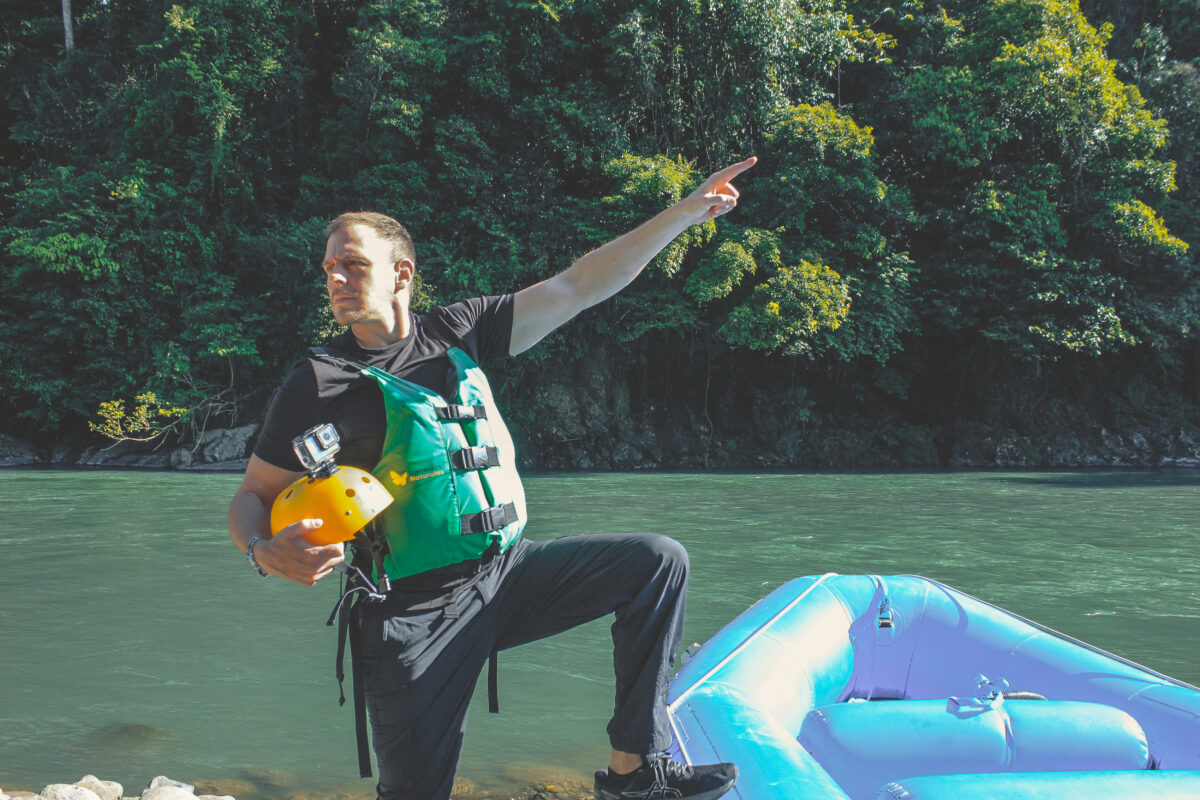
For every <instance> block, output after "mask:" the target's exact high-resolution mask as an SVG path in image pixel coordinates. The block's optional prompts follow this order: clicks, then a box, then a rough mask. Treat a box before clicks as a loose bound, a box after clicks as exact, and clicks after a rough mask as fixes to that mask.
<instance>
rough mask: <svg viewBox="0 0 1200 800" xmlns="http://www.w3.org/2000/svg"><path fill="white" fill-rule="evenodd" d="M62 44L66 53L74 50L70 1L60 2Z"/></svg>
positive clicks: (73, 27) (63, 0) (73, 26)
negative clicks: (61, 10) (61, 11)
mask: <svg viewBox="0 0 1200 800" xmlns="http://www.w3.org/2000/svg"><path fill="white" fill-rule="evenodd" d="M62 9H63V42H64V44H65V46H66V49H67V52H68V53H69V52H71V51H72V50H74V49H75V25H74V23H72V22H71V0H62Z"/></svg>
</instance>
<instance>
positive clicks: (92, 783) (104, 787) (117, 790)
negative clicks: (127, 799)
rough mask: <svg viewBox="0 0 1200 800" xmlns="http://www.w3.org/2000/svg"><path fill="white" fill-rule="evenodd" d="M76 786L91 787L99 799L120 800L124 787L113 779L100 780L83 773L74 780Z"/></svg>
mask: <svg viewBox="0 0 1200 800" xmlns="http://www.w3.org/2000/svg"><path fill="white" fill-rule="evenodd" d="M75 785H76V786H81V787H83V788H84V789H91V790H92V791H93V792H95V793H96V796H97V797H99V798H100V800H121V795H123V794H125V787H124V786H122V785H121V784H119V783H117V782H115V781H102V780H100V779H99V778H97V777H96V776H95V775H84V776H83V777H82V778H80V779H79V780H77V781H75Z"/></svg>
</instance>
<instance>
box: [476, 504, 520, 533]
mask: <svg viewBox="0 0 1200 800" xmlns="http://www.w3.org/2000/svg"><path fill="white" fill-rule="evenodd" d="M517 519H518V517H517V507H516V505H515V504H514V503H505V504H504V505H502V506H492V507H491V508H485V509H484V510H483V511H480V512H477V513H475V514H463V515H462V533H463V535H464V536H466V535H467V534H469V533H491V532H492V531H498V530H500V529H501V528H503V527H504V526H506V525H511V524H513V523H514V522H516V521H517Z"/></svg>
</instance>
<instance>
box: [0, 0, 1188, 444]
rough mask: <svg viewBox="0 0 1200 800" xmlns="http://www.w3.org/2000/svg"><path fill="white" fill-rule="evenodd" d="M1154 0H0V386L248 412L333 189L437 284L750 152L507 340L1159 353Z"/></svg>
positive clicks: (1179, 201) (1166, 337) (49, 401)
mask: <svg viewBox="0 0 1200 800" xmlns="http://www.w3.org/2000/svg"><path fill="white" fill-rule="evenodd" d="M1189 2H1190V3H1192V6H1194V0H1161V2H1158V4H1157V5H1154V6H1153V8H1152V9H1151V12H1152V13H1151V12H1147V13H1145V14H1142V15H1141V16H1140V17H1138V19H1137V20H1136V22H1137V23H1138V31H1139V33H1138V36H1140V38H1137V37H1134V36H1125V35H1124V34H1125V31H1124V30H1123V29H1122V28H1121V27H1120V25H1124V24H1126V23H1127V22H1129V21H1130V20H1132V19H1133V16H1131V12H1128V10H1127V9H1126V6H1124V5H1113V4H1107V5H1106V4H1105V3H1103V2H1097V3H1096V4H1095V5H1094V6H1091V7H1089V8H1090V9H1094V11H1092V10H1089V14H1093V16H1094V17H1095V18H1092V19H1090V20H1089V19H1088V18H1085V16H1084V14H1083V13H1081V11H1080V8H1079V6H1078V4H1077V3H1076V2H1075V0H985V1H984V2H970V3H968V2H965V0H950V1H949V2H946V3H943V4H941V5H936V6H934V5H927V4H923V3H920V2H916V0H906V2H901V3H892V4H889V5H885V4H883V3H880V2H878V0H536V1H534V2H530V0H481V1H480V2H475V3H464V2H458V1H457V0H455V1H451V0H376V1H375V2H360V1H359V0H318V1H317V2H315V3H311V4H293V3H287V2H283V0H240V1H239V2H236V3H235V2H232V0H190V2H189V1H188V0H183V1H182V2H174V1H173V0H150V1H149V2H147V1H146V0H139V1H138V2H134V1H133V0H106V1H105V0H91V2H87V1H86V0H76V2H75V3H74V4H73V14H74V21H75V46H74V48H73V49H72V50H71V51H70V52H65V51H64V47H63V41H62V32H63V29H62V27H61V25H62V19H61V18H60V15H59V13H58V12H59V11H60V9H59V8H57V7H55V6H49V5H48V6H45V7H40V8H32V7H30V6H29V5H28V4H25V3H20V2H17V0H0V11H3V15H2V16H0V19H2V22H0V91H2V92H3V100H4V101H5V104H6V106H7V108H8V109H9V110H10V113H11V122H10V124H9V126H8V127H7V129H6V132H5V133H4V134H2V135H0V154H2V160H0V209H2V210H3V215H2V222H0V258H2V259H3V260H4V263H5V268H6V274H8V275H9V276H10V278H11V280H10V285H11V286H12V287H14V291H12V292H10V293H9V294H8V295H7V296H6V298H5V299H4V301H3V302H2V303H0V381H2V383H3V385H4V386H5V387H6V389H7V391H6V392H5V396H4V400H3V402H4V407H5V412H4V414H3V415H0V416H2V418H3V419H5V420H8V421H9V422H8V423H7V424H8V427H10V428H11V429H13V430H33V431H37V432H41V433H50V432H55V431H63V430H67V431H75V430H78V431H82V430H86V428H87V424H88V421H89V420H92V425H93V428H95V427H96V426H97V425H100V426H101V427H103V426H104V425H105V424H108V422H106V420H110V419H112V418H114V415H116V416H118V417H119V416H121V414H125V416H126V417H129V414H130V413H133V412H125V411H124V409H125V408H126V407H129V408H133V409H135V411H137V409H142V411H141V412H138V413H141V415H142V417H143V418H145V419H144V420H142V421H148V420H150V419H151V418H154V419H160V417H161V415H160V414H159V410H163V409H166V410H171V411H174V412H175V413H176V415H177V416H178V415H179V414H182V415H184V416H189V415H190V417H191V418H194V419H204V418H206V417H214V416H215V418H217V419H220V420H221V421H225V422H229V421H234V420H236V419H240V418H253V417H254V416H255V415H257V414H259V413H260V412H261V409H262V407H263V405H264V403H265V400H266V398H267V397H268V395H269V391H270V388H271V387H272V386H273V385H274V383H275V382H276V381H277V379H278V377H279V375H280V374H281V372H282V371H283V370H284V369H285V367H286V365H287V364H288V363H289V362H290V361H291V359H293V358H294V357H295V356H296V354H297V353H298V352H300V350H301V349H302V348H303V346H304V345H305V344H306V343H308V342H310V341H312V340H314V339H315V338H318V337H319V336H320V335H322V334H323V333H324V332H327V331H328V330H329V329H330V324H331V321H330V319H329V317H328V313H327V312H326V311H325V310H324V303H323V293H322V287H321V285H320V280H319V276H318V274H317V272H316V271H314V269H313V265H314V263H315V262H316V259H317V258H318V257H319V252H320V247H321V242H320V230H321V227H322V225H323V223H324V221H325V220H327V219H329V218H331V217H332V216H334V215H336V214H337V213H340V212H342V211H345V210H352V209H360V208H367V209H374V210H380V211H384V212H386V213H390V214H392V215H394V216H396V217H398V218H400V219H401V220H402V221H404V222H405V224H406V225H407V226H408V227H409V228H410V230H411V231H412V232H413V233H414V235H415V237H416V240H417V254H418V267H419V280H420V285H419V296H420V300H421V302H422V303H425V304H429V303H435V302H446V301H452V300H455V299H458V298H460V297H462V296H464V295H467V294H478V293H495V292H504V291H512V290H516V289H519V288H521V287H523V286H526V285H528V284H530V283H532V282H535V281H537V280H541V279H543V278H545V277H547V276H549V275H550V274H553V273H554V272H556V271H558V270H560V269H562V268H564V267H565V266H567V265H568V264H569V263H570V262H571V261H572V260H573V259H574V258H576V257H578V256H579V255H581V254H582V253H584V252H586V251H587V250H588V249H590V248H593V247H595V246H597V245H599V244H600V243H602V242H604V241H606V240H608V239H610V238H611V237H613V236H615V235H618V234H619V233H621V232H624V231H625V230H628V229H630V228H632V227H633V226H635V225H637V224H638V223H640V222H641V221H642V220H643V219H645V218H646V217H647V216H649V215H650V214H653V213H655V212H656V211H658V210H659V209H661V208H662V207H664V206H665V205H667V204H669V203H670V202H672V201H674V200H676V199H678V198H679V197H681V196H682V195H683V194H684V193H686V192H688V191H690V190H691V188H693V187H694V186H695V185H696V184H697V183H698V182H699V181H700V180H701V179H702V178H703V176H704V175H705V174H707V173H708V172H709V171H711V170H713V169H715V168H717V167H720V166H723V165H724V164H725V163H728V162H729V161H730V160H732V159H734V158H738V157H743V156H746V155H750V154H757V155H759V156H760V159H761V160H760V164H759V165H758V166H757V167H756V168H755V169H754V170H753V171H752V172H750V173H748V174H747V175H746V176H745V178H744V179H743V184H744V186H743V203H742V207H741V208H740V209H739V210H738V212H737V213H736V214H734V215H732V216H730V217H726V218H722V219H721V220H719V221H717V222H710V223H707V224H705V225H702V226H697V227H695V228H693V229H691V230H690V231H688V232H686V233H685V234H684V235H683V236H681V237H680V238H679V239H677V240H676V241H675V242H674V243H672V244H671V245H670V246H668V248H667V249H666V250H665V251H664V252H663V253H662V254H661V255H660V256H659V257H658V258H657V259H655V261H654V262H653V264H652V265H651V267H650V269H649V270H648V272H647V275H646V276H645V277H643V278H642V279H640V280H639V281H638V282H637V283H636V284H635V285H634V286H632V287H630V289H628V290H627V291H626V292H624V293H622V294H621V295H620V296H618V297H617V298H615V299H614V300H613V301H612V302H611V303H609V304H607V305H605V306H604V307H602V308H601V309H599V310H597V311H595V312H591V313H589V314H588V315H586V316H585V317H584V318H582V319H581V320H580V321H579V322H577V323H575V324H573V325H572V326H571V327H569V328H568V329H566V330H564V331H562V332H560V333H559V334H557V335H556V336H554V337H552V338H551V339H550V340H549V341H548V343H547V344H546V345H544V346H543V347H542V348H540V349H539V351H538V353H537V354H536V355H535V356H534V359H535V360H537V359H540V360H542V361H544V362H547V363H550V362H553V363H556V364H558V365H570V364H577V363H581V362H582V361H584V360H585V359H587V358H589V357H591V355H592V354H594V352H595V348H596V346H597V345H598V344H604V345H607V343H609V342H617V343H619V345H618V346H619V353H620V354H621V355H620V356H619V357H618V361H623V363H625V364H629V365H633V364H646V363H651V362H653V363H661V364H663V370H664V371H670V369H671V367H670V366H669V361H670V359H671V356H670V355H668V354H667V353H668V352H669V350H670V348H672V347H678V346H681V345H682V344H685V343H686V345H687V346H688V347H700V346H702V347H703V349H704V352H705V353H706V354H707V355H706V363H707V364H708V365H709V366H707V367H706V369H713V368H717V367H714V366H712V365H713V364H717V365H719V364H720V363H721V359H722V358H725V359H726V360H727V361H729V363H734V362H735V361H737V360H738V359H743V358H744V357H747V356H752V357H753V358H754V359H759V360H760V361H759V362H758V363H763V364H779V365H782V364H795V363H803V364H807V365H810V366H812V367H814V368H815V369H824V370H825V374H826V375H827V376H832V375H840V376H842V377H840V378H837V380H842V381H843V385H842V388H841V389H840V390H839V391H851V392H852V393H853V392H860V393H861V388H862V387H861V386H860V387H859V389H853V388H851V387H849V386H848V384H845V382H846V381H849V382H850V383H853V382H854V381H860V382H865V383H862V385H864V386H865V385H868V384H871V383H872V382H874V383H875V384H878V385H883V384H885V383H886V384H887V385H888V386H891V387H893V388H892V389H889V390H888V391H893V390H894V391H900V392H901V393H903V392H902V390H900V389H896V388H895V387H897V386H899V385H901V384H903V383H904V382H905V381H908V380H914V379H916V378H917V377H918V376H919V375H921V374H923V371H924V370H925V367H924V366H922V359H923V358H926V357H931V356H927V355H926V354H927V352H928V350H927V348H928V347H929V344H930V343H931V342H935V341H938V342H941V341H955V342H958V344H957V345H956V347H957V349H956V351H955V352H956V353H957V354H958V357H959V358H961V359H962V360H963V361H964V362H969V361H970V360H971V359H972V358H973V357H974V355H973V354H974V353H976V352H978V350H977V348H980V347H987V348H999V352H1002V353H1004V354H1005V355H1006V357H1009V358H1012V359H1014V360H1016V361H1022V360H1024V361H1035V362H1043V361H1045V362H1048V363H1049V362H1053V361H1054V360H1057V359H1064V358H1069V359H1093V360H1095V359H1101V358H1103V357H1105V356H1106V354H1112V353H1120V352H1123V351H1127V350H1129V349H1131V348H1135V349H1136V348H1146V352H1147V354H1148V357H1149V358H1152V359H1156V360H1158V361H1159V362H1161V363H1164V364H1165V363H1168V362H1170V360H1171V359H1172V358H1175V357H1177V355H1178V354H1179V353H1182V352H1185V351H1187V349H1188V348H1191V347H1194V346H1195V333H1194V331H1195V330H1196V322H1197V320H1196V319H1195V316H1196V313H1197V312H1196V310H1195V309H1196V308H1197V307H1200V306H1198V304H1197V302H1196V300H1197V296H1196V295H1197V287H1198V285H1200V281H1198V279H1197V272H1196V250H1195V248H1192V247H1189V244H1190V243H1192V242H1194V240H1195V239H1196V237H1197V236H1198V235H1200V216H1198V212H1197V211H1196V208H1197V207H1200V205H1198V204H1197V203H1196V202H1195V199H1196V192H1197V185H1198V184H1200V170H1198V169H1197V161H1196V144H1197V143H1196V139H1195V136H1196V131H1197V130H1200V126H1198V125H1197V124H1196V122H1197V120H1198V119H1200V110H1198V108H1200V79H1197V77H1196V75H1197V73H1196V68H1195V65H1194V64H1189V63H1187V61H1186V59H1185V58H1184V56H1187V57H1191V58H1194V57H1195V56H1196V55H1198V54H1197V53H1196V50H1195V48H1196V40H1195V37H1194V35H1193V31H1194V26H1193V28H1188V27H1187V26H1186V25H1182V23H1181V20H1182V19H1183V18H1184V16H1185V15H1186V14H1187V12H1188V8H1189V7H1190V6H1189V5H1188V4H1189ZM1146 8H1150V7H1149V6H1147V7H1146ZM1106 15H1108V17H1106ZM1114 15H1115V16H1116V17H1117V19H1115V22H1117V23H1118V27H1116V28H1114V27H1113V26H1112V25H1109V24H1106V23H1104V22H1103V19H1105V18H1109V17H1112V16H1114ZM1115 33H1116V34H1118V35H1117V38H1116V39H1114V38H1113V37H1114V34H1115ZM1122 37H1124V38H1122ZM1113 48H1116V49H1118V50H1120V53H1118V54H1117V55H1118V56H1119V58H1118V57H1114V54H1113V53H1112V52H1111V50H1112V49H1113ZM1181 48H1182V50H1181ZM1188 48H1191V49H1190V50H1188ZM1188 54H1190V55H1188ZM1147 98H1149V102H1147ZM698 343H702V345H701V344H698ZM990 352H995V351H990ZM722 354H724V356H722ZM1095 363H1099V362H1098V361H1097V362H1095ZM897 370H901V371H903V372H904V373H905V375H906V376H907V377H904V378H902V379H897V377H896V376H897V374H898V373H897ZM814 374H816V373H814ZM846 376H851V377H846ZM853 376H858V377H853ZM830 380H835V379H834V378H830ZM146 397H153V398H154V402H153V403H147V402H143V401H144V399H145V398H146ZM137 398H141V399H137ZM101 404H106V405H103V406H102V405H101ZM98 409H99V410H100V412H101V413H100V417H99V419H100V422H96V421H95V420H96V419H97V417H96V414H97V410H98ZM105 410H107V417H106V416H105V414H106V411H105ZM117 412H121V414H117ZM135 416H136V415H135ZM139 419H141V418H139ZM114 424H116V423H114ZM147 424H149V423H148V422H147ZM118 427H119V425H118Z"/></svg>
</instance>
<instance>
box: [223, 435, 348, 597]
mask: <svg viewBox="0 0 1200 800" xmlns="http://www.w3.org/2000/svg"><path fill="white" fill-rule="evenodd" d="M303 474H304V473H302V472H291V471H289V470H286V469H281V468H280V467H276V466H275V465H273V464H269V463H267V462H266V461H263V460H262V459H261V458H259V457H258V456H254V455H252V456H250V463H249V464H247V465H246V474H245V475H244V476H243V477H242V485H241V486H239V487H238V490H237V492H236V493H235V494H234V496H233V501H232V502H230V504H229V538H230V539H232V540H233V543H234V544H235V545H237V548H238V549H239V550H241V551H242V552H243V553H244V552H245V551H246V547H247V546H248V545H249V544H250V540H251V539H253V538H254V537H256V536H257V537H260V538H261V539H262V540H263V541H261V542H257V543H256V544H255V545H254V558H255V560H256V561H258V564H259V566H260V567H262V569H263V570H264V571H265V572H267V573H268V574H270V575H278V576H280V577H282V578H287V579H288V580H290V581H295V582H296V583H302V584H304V585H306V586H311V585H312V584H314V583H316V582H317V581H318V580H320V579H321V578H323V577H325V576H326V575H328V574H329V573H330V572H331V571H332V570H333V567H334V566H335V565H336V564H338V563H339V562H341V561H342V547H341V545H324V546H321V545H314V544H311V543H309V541H308V540H307V539H305V538H303V537H304V534H306V533H308V532H309V531H311V530H316V529H317V528H319V527H320V520H311V519H306V520H301V521H300V522H297V523H295V524H293V525H289V526H287V527H286V528H284V529H283V530H281V531H280V532H279V533H277V534H276V535H275V536H271V528H270V512H269V509H270V507H271V504H272V503H274V502H275V498H276V497H278V496H279V493H280V492H282V491H283V490H284V489H286V488H287V487H288V486H291V485H292V483H293V482H295V481H296V480H297V479H298V478H300V477H302V476H303Z"/></svg>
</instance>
